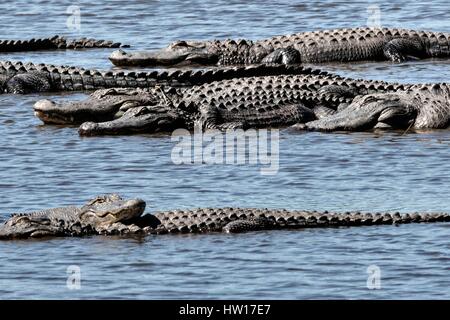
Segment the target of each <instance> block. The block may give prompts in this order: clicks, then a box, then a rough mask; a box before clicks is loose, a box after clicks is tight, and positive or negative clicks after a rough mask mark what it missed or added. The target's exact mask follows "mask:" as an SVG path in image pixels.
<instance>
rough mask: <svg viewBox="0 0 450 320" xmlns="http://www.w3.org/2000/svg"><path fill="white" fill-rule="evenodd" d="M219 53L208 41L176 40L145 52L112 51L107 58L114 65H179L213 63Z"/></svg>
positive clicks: (215, 61)
mask: <svg viewBox="0 0 450 320" xmlns="http://www.w3.org/2000/svg"><path fill="white" fill-rule="evenodd" d="M218 59H219V54H218V52H217V51H216V50H214V48H213V47H212V46H211V44H210V42H201V41H176V42H173V43H171V44H170V45H169V46H167V47H166V48H163V49H160V50H156V51H152V52H146V51H137V52H131V53H127V52H125V51H123V50H117V51H114V52H113V53H112V54H111V56H110V57H109V60H111V62H112V63H113V64H114V65H116V66H153V67H155V66H175V65H177V66H179V65H184V64H201V65H207V64H215V63H217V61H218Z"/></svg>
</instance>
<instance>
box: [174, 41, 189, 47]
mask: <svg viewBox="0 0 450 320" xmlns="http://www.w3.org/2000/svg"><path fill="white" fill-rule="evenodd" d="M187 46H188V44H187V43H186V41H175V42H174V43H172V45H171V47H187Z"/></svg>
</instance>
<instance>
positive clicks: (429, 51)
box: [109, 28, 450, 66]
mask: <svg viewBox="0 0 450 320" xmlns="http://www.w3.org/2000/svg"><path fill="white" fill-rule="evenodd" d="M449 56H450V33H443V32H431V31H415V30H407V29H393V28H353V29H334V30H320V31H314V32H301V33H296V34H292V35H282V36H275V37H272V38H268V39H264V40H258V41H251V40H243V39H241V40H229V39H227V40H210V41H176V42H173V43H171V44H170V45H169V46H167V47H166V48H163V49H160V50H157V51H136V52H125V51H124V50H116V51H114V52H113V53H112V54H111V56H110V57H109V59H110V60H111V62H112V63H113V64H114V65H116V66H174V65H189V64H193V65H214V64H218V65H237V64H256V63H282V64H294V63H323V62H348V61H368V60H372V61H380V60H390V61H395V62H401V61H405V60H407V59H423V58H443V57H449Z"/></svg>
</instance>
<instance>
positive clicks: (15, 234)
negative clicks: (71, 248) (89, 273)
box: [0, 194, 145, 239]
mask: <svg viewBox="0 0 450 320" xmlns="http://www.w3.org/2000/svg"><path fill="white" fill-rule="evenodd" d="M144 210H145V202H144V201H142V200H140V199H132V200H123V199H122V198H121V197H120V196H119V195H116V194H111V195H105V196H98V197H96V198H94V199H92V200H89V201H88V202H87V203H86V204H85V205H84V206H82V207H75V206H69V207H61V208H54V209H48V210H43V211H38V212H32V213H26V214H13V215H12V217H11V218H10V219H8V220H7V221H6V222H5V223H4V224H3V225H2V226H0V239H13V238H15V239H16V238H38V237H45V236H81V235H91V234H99V233H103V232H105V233H112V232H115V231H112V230H113V229H114V228H117V229H120V230H122V229H124V228H126V229H127V230H130V231H133V228H132V227H131V226H126V227H124V226H122V224H123V223H124V222H127V221H129V220H131V219H135V218H137V217H140V216H141V215H142V214H143V212H144Z"/></svg>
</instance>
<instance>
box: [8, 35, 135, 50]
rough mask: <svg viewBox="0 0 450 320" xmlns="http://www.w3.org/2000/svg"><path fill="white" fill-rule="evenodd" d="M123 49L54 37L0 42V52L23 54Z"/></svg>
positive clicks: (112, 44)
mask: <svg viewBox="0 0 450 320" xmlns="http://www.w3.org/2000/svg"><path fill="white" fill-rule="evenodd" d="M120 47H122V48H125V47H129V46H128V45H122V44H121V43H120V42H113V41H107V40H96V39H88V38H80V39H72V40H68V39H66V38H65V37H62V36H59V35H55V36H53V37H51V38H38V39H34V38H33V39H29V40H0V52H24V51H38V50H57V49H66V50H67V49H87V48H120Z"/></svg>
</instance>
